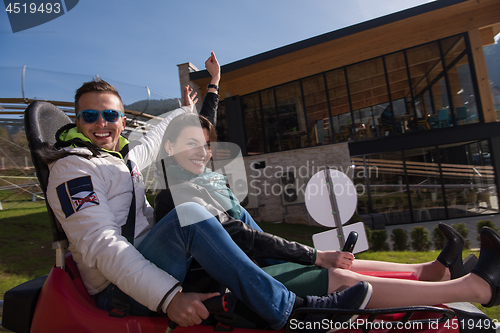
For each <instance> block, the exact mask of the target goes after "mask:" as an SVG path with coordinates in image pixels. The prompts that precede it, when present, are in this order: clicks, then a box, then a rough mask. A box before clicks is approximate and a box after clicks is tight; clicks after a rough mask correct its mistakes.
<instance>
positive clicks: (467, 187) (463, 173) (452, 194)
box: [439, 141, 498, 218]
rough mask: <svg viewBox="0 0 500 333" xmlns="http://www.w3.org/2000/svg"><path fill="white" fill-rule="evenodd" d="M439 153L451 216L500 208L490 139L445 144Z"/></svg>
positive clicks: (478, 213)
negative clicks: (488, 142) (489, 145)
mask: <svg viewBox="0 0 500 333" xmlns="http://www.w3.org/2000/svg"><path fill="white" fill-rule="evenodd" d="M439 153H440V162H441V167H442V172H443V181H444V187H445V192H446V201H447V206H448V212H449V217H451V218H454V217H460V216H467V215H480V214H491V213H493V212H496V211H497V209H498V207H497V206H498V203H497V190H496V186H495V182H494V171H493V167H492V165H491V158H490V152H489V149H488V144H487V142H486V141H484V142H471V143H466V144H463V143H461V144H454V145H448V146H441V147H440V149H439Z"/></svg>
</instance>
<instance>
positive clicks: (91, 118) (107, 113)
mask: <svg viewBox="0 0 500 333" xmlns="http://www.w3.org/2000/svg"><path fill="white" fill-rule="evenodd" d="M99 115H102V117H103V118H104V120H106V121H107V122H108V123H116V122H117V121H118V119H120V117H123V112H121V111H118V110H111V109H110V110H104V111H97V110H82V111H80V112H78V114H77V115H76V117H77V118H79V117H82V119H83V121H84V122H86V123H88V124H92V123H95V122H96V121H97V119H99Z"/></svg>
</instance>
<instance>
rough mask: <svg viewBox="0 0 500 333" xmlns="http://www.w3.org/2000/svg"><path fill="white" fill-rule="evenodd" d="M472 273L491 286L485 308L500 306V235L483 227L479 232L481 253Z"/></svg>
mask: <svg viewBox="0 0 500 333" xmlns="http://www.w3.org/2000/svg"><path fill="white" fill-rule="evenodd" d="M472 273H474V274H477V275H479V276H480V277H482V278H483V279H484V280H485V281H486V282H488V283H489V284H490V286H491V292H492V297H491V300H490V301H489V303H487V304H483V306H485V307H488V308H489V307H492V306H496V305H500V234H499V233H498V232H496V231H495V230H493V229H491V228H489V227H484V228H483V229H482V230H481V252H480V253H479V260H478V261H477V265H476V267H474V269H473V270H472Z"/></svg>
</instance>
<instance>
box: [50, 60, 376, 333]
mask: <svg viewBox="0 0 500 333" xmlns="http://www.w3.org/2000/svg"><path fill="white" fill-rule="evenodd" d="M206 67H207V70H208V71H209V72H210V73H211V74H212V81H211V84H212V85H215V86H210V89H209V92H211V93H212V94H214V95H215V94H216V92H217V85H218V83H219V79H220V68H219V65H218V63H217V60H216V58H215V55H214V54H213V53H212V55H211V56H210V58H209V59H208V60H207V62H206ZM189 94H190V89H189V87H186V88H185V95H187V96H189ZM207 98H208V99H209V100H210V99H211V100H212V102H214V101H215V99H217V98H218V96H217V97H214V96H207V97H206V98H205V99H207ZM193 99H194V96H192V97H188V98H187V100H188V103H187V104H192V103H194V101H193ZM212 104H214V105H216V103H212ZM205 109H207V108H206V107H205ZM75 112H76V114H77V119H76V121H75V122H76V126H75V125H70V126H65V127H63V128H61V129H60V130H59V131H58V133H57V139H58V142H57V143H56V147H59V148H62V151H60V152H59V153H61V152H62V154H59V159H57V160H54V159H53V160H52V162H51V163H50V165H49V166H50V177H49V184H48V188H47V199H48V202H49V204H50V206H51V207H52V209H53V210H54V213H55V215H56V217H57V218H58V220H59V221H60V222H61V225H62V227H63V229H64V231H65V232H66V235H67V237H68V240H69V250H70V251H71V252H72V253H73V259H74V260H75V262H76V264H77V266H78V268H79V270H80V273H81V276H82V280H83V282H84V284H85V287H86V288H87V291H88V292H89V294H90V295H92V296H93V297H94V298H95V299H96V302H97V304H98V306H99V307H101V308H103V309H111V308H112V307H113V305H112V304H111V303H112V301H113V295H116V294H117V293H119V292H123V293H125V294H126V295H128V296H127V297H128V300H127V302H128V303H129V305H130V307H131V309H130V313H132V314H145V315H148V314H151V311H154V312H159V313H166V314H167V315H168V316H169V318H170V319H172V320H174V321H175V322H177V323H178V324H180V325H181V326H189V325H194V324H199V323H200V322H201V320H202V319H205V318H207V317H208V315H209V313H208V311H207V309H206V308H205V307H204V306H203V304H202V303H201V302H202V301H203V300H206V299H208V298H211V297H213V296H215V295H217V293H209V294H199V293H183V292H182V287H181V282H182V279H181V277H180V276H182V272H181V273H178V272H173V271H171V270H169V269H164V270H162V269H160V268H159V266H162V265H164V262H165V261H167V262H168V260H172V261H175V260H177V259H178V258H179V257H182V258H185V257H186V256H190V255H192V256H193V257H194V258H195V259H197V260H198V261H199V262H200V263H201V264H202V266H204V267H205V265H206V266H210V267H208V269H207V267H205V268H206V269H207V271H208V272H209V273H210V274H211V275H216V274H217V273H218V272H225V274H223V276H221V277H220V281H219V282H220V283H222V284H223V285H226V286H228V287H229V288H230V289H231V290H232V291H233V292H235V294H236V296H237V297H238V298H240V299H242V300H243V301H244V302H246V303H248V304H249V306H250V307H251V308H252V309H253V310H254V311H256V312H257V313H258V314H259V315H260V316H261V317H263V318H264V319H265V320H266V321H267V322H269V323H270V324H271V326H272V327H273V328H277V329H278V328H281V327H283V326H284V325H285V324H286V321H287V319H288V317H289V315H290V313H291V312H292V310H293V309H294V308H296V307H300V306H308V307H343V308H355V309H358V308H363V307H364V306H366V303H367V302H368V300H369V298H370V295H371V287H370V285H369V284H367V283H359V284H358V285H356V286H354V287H351V288H349V289H347V290H345V291H344V292H342V293H340V294H338V293H337V294H332V295H329V296H328V297H326V298H319V297H308V298H307V299H300V298H298V297H297V298H296V297H295V295H294V294H293V293H291V292H289V291H288V290H286V288H285V287H284V286H283V285H282V284H281V283H279V282H277V281H276V280H274V279H272V278H271V277H270V276H269V275H267V274H265V273H264V272H263V271H262V270H260V268H258V267H257V266H256V265H254V264H253V263H252V262H251V261H250V260H249V258H248V257H246V255H245V254H244V253H243V252H242V251H241V250H240V249H239V248H238V246H236V244H235V243H234V242H233V241H232V240H231V238H230V236H229V235H228V234H227V232H225V231H224V230H223V229H222V227H221V225H220V223H218V222H217V220H215V218H213V216H211V215H210V214H209V213H208V212H207V211H200V210H199V207H193V206H192V205H189V204H186V205H185V206H183V207H181V208H180V209H184V210H186V211H189V214H200V215H203V216H206V215H207V214H208V217H207V218H206V219H205V220H207V219H209V218H212V219H211V220H210V221H208V222H205V223H201V222H200V223H195V224H191V225H189V226H185V227H181V225H180V224H179V223H176V224H175V225H169V226H168V229H165V228H163V229H162V223H161V221H160V222H159V223H158V224H157V225H156V226H155V227H154V228H153V225H154V221H153V210H152V208H151V207H150V206H149V204H148V202H147V200H146V198H145V193H144V183H143V182H142V178H141V174H140V172H141V170H142V169H143V168H144V167H146V166H148V165H149V164H151V163H152V161H153V160H154V159H155V158H156V156H157V153H158V149H159V146H160V142H161V139H162V136H163V133H164V131H165V128H166V126H167V125H168V123H169V122H170V120H171V119H173V118H174V117H175V116H177V115H180V114H183V113H186V112H191V110H190V108H189V107H183V108H180V109H177V110H175V111H173V112H172V113H171V114H170V115H169V116H168V117H166V118H165V119H164V120H163V121H162V122H160V123H159V124H158V125H157V126H155V127H154V128H153V129H152V130H150V131H149V132H148V133H147V134H146V135H145V136H144V137H142V138H141V139H140V140H139V143H138V144H136V145H134V147H133V148H131V149H129V146H128V142H127V140H126V139H125V138H123V137H122V136H121V135H120V133H121V132H122V131H123V130H124V128H125V123H126V118H125V116H124V107H123V103H122V101H121V98H120V95H119V94H118V92H117V91H116V90H115V89H114V88H113V87H112V86H110V85H109V84H108V83H106V82H104V81H102V80H100V81H96V82H87V83H85V84H84V85H83V86H82V87H80V88H79V89H78V90H77V93H76V95H75ZM204 112H205V113H208V114H207V116H208V117H210V111H207V110H205V111H204ZM202 113H203V112H202ZM61 157H62V158H61ZM126 161H128V162H129V163H127V162H126ZM127 164H128V167H127ZM134 197H135V202H134V200H133V198H134ZM130 207H132V209H131V208H130ZM200 207H201V206H200ZM129 212H131V213H129ZM134 213H135V214H134ZM130 215H133V216H134V217H135V230H134V232H133V237H132V239H133V240H130V241H128V240H127V239H126V238H125V237H124V229H123V228H124V226H125V225H126V221H127V218H128V217H129V216H130ZM202 220H203V219H201V220H200V221H202ZM214 220H215V221H214ZM207 230H208V231H209V232H210V236H211V237H212V238H210V239H207V238H205V237H204V236H205V232H206V231H207ZM162 232H168V233H172V232H176V233H178V234H179V241H178V242H176V243H175V244H164V243H165V242H163V243H162V244H161V246H160V247H159V248H153V249H151V248H148V246H149V247H150V243H148V239H151V238H153V237H156V238H157V239H158V238H159V239H161V233H162ZM195 239H196V241H195ZM155 244H156V243H155ZM214 245H216V246H214ZM155 246H156V245H155ZM171 249H176V251H177V252H174V253H179V255H178V256H177V255H170V256H169V255H164V254H165V253H169V254H171V253H172V252H167V251H169V250H171ZM144 252H148V253H153V256H156V257H155V258H152V259H151V258H150V260H147V259H146V258H145V257H144V255H143V253H144ZM221 253H223V254H224V255H221ZM225 254H227V255H225ZM204 263H205V265H204ZM233 264H234V265H237V267H236V266H233ZM167 266H168V264H167ZM169 273H170V274H172V275H170V274H169ZM184 273H185V272H184ZM243 275H244V276H243ZM247 275H250V276H252V277H256V280H255V281H247ZM242 282H246V283H242ZM262 290H265V291H266V292H265V293H262Z"/></svg>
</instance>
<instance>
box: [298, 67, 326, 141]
mask: <svg viewBox="0 0 500 333" xmlns="http://www.w3.org/2000/svg"><path fill="white" fill-rule="evenodd" d="M302 89H303V91H304V102H305V106H306V114H307V125H308V129H309V140H310V142H311V145H312V146H317V145H322V144H327V143H333V139H332V130H331V129H330V126H331V121H330V120H329V118H330V117H329V115H330V112H329V110H328V102H327V99H326V87H325V79H324V77H323V75H322V74H320V75H315V76H312V77H309V78H306V79H303V80H302ZM301 141H303V144H306V143H307V136H305V134H304V135H301ZM303 146H304V145H303Z"/></svg>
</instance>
